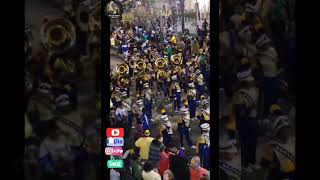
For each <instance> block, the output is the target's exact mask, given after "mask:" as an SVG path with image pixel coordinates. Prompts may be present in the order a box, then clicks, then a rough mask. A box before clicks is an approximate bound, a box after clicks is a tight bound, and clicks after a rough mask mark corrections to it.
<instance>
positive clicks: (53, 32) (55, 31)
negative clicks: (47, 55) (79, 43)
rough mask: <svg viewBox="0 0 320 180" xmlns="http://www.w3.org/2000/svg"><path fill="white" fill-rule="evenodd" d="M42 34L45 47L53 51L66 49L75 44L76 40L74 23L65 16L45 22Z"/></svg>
mask: <svg viewBox="0 0 320 180" xmlns="http://www.w3.org/2000/svg"><path fill="white" fill-rule="evenodd" d="M40 35H41V41H42V43H43V45H44V47H45V48H46V49H47V50H50V51H53V52H64V51H66V50H67V49H69V48H71V47H73V46H74V44H75V40H76V32H75V27H74V25H73V24H72V23H71V22H70V21H69V20H67V19H66V18H63V17H58V18H54V19H51V20H48V21H47V22H45V24H44V25H43V26H42V28H41V31H40Z"/></svg>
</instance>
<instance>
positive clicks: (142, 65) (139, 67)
mask: <svg viewBox="0 0 320 180" xmlns="http://www.w3.org/2000/svg"><path fill="white" fill-rule="evenodd" d="M135 64H136V69H135V70H136V72H137V73H138V75H140V74H142V73H143V72H144V71H145V69H146V68H147V64H146V62H145V61H144V60H143V59H138V60H136V61H135Z"/></svg>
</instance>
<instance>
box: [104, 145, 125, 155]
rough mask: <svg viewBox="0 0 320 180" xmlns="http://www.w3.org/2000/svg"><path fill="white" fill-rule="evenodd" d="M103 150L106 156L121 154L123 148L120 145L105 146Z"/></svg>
mask: <svg viewBox="0 0 320 180" xmlns="http://www.w3.org/2000/svg"><path fill="white" fill-rule="evenodd" d="M104 152H105V153H106V155H107V156H122V154H123V149H122V147H106V149H105V150H104Z"/></svg>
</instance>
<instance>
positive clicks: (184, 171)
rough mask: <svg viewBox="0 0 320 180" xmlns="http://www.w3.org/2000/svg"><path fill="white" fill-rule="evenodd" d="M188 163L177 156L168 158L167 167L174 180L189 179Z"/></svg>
mask: <svg viewBox="0 0 320 180" xmlns="http://www.w3.org/2000/svg"><path fill="white" fill-rule="evenodd" d="M188 163H189V162H188V160H187V158H186V157H182V156H179V155H178V154H174V155H173V156H170V165H169V167H170V170H171V171H172V173H173V175H174V177H175V178H176V179H184V180H189V179H190V172H189V167H188Z"/></svg>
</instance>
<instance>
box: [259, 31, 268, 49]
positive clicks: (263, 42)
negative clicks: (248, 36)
mask: <svg viewBox="0 0 320 180" xmlns="http://www.w3.org/2000/svg"><path fill="white" fill-rule="evenodd" d="M270 42H271V39H270V38H269V37H268V36H267V35H266V34H262V35H261V36H260V37H259V38H258V40H257V42H256V46H257V47H258V48H259V47H262V46H263V45H266V44H267V43H270Z"/></svg>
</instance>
